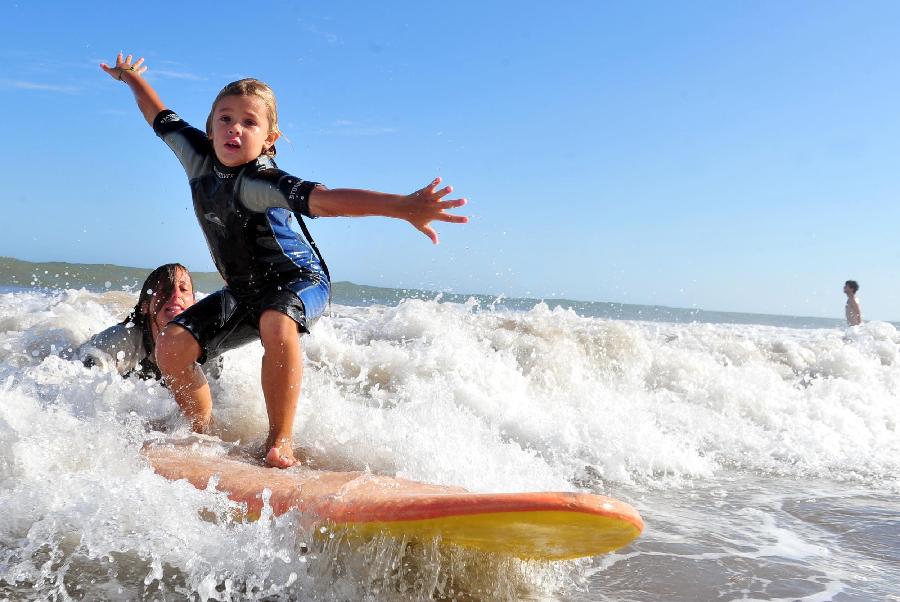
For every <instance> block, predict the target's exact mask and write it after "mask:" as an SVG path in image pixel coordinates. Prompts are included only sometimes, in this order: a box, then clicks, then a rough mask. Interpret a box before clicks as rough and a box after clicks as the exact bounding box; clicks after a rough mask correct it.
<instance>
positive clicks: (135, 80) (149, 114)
mask: <svg viewBox="0 0 900 602" xmlns="http://www.w3.org/2000/svg"><path fill="white" fill-rule="evenodd" d="M131 59H132V55H130V54H129V55H128V56H127V57H125V58H124V59H123V58H122V53H121V52H120V53H119V55H118V56H117V57H116V66H115V67H110V66H109V65H107V64H106V63H100V68H101V69H103V70H104V71H105V72H106V73H107V74H108V75H109V76H110V77H111V78H113V79H117V80H119V81H121V82H125V84H126V85H128V87H129V88H131V91H132V92H133V93H134V99H135V100H136V101H137V106H138V108H139V109H140V110H141V113H142V114H143V115H144V119H146V120H147V123H149V124H150V125H153V119H154V118H155V117H156V116H157V115H159V112H160V111H162V110H164V109H165V108H166V105H164V104H163V102H162V101H161V100H160V99H159V96H158V95H157V94H156V90H154V89H153V87H152V86H151V85H150V84H149V83H147V80H145V79H144V78H143V77H142V75H141V74H143V73H144V71H146V70H147V67H146V66H144V59H143V58H140V59H138V60H137V61H136V62H135V63H133V64H132V62H131Z"/></svg>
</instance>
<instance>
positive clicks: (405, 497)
mask: <svg viewBox="0 0 900 602" xmlns="http://www.w3.org/2000/svg"><path fill="white" fill-rule="evenodd" d="M226 446H227V444H223V443H222V442H221V441H217V440H214V439H211V438H204V437H191V438H190V439H187V440H184V441H181V442H163V443H153V444H148V445H147V446H145V448H144V452H143V453H144V455H145V456H146V457H147V458H148V460H149V461H150V464H151V466H152V467H153V469H154V470H155V471H156V472H157V473H158V474H160V475H162V476H164V477H165V478H167V479H171V480H181V479H185V480H187V481H189V482H190V483H191V484H192V485H194V486H195V487H197V488H200V489H205V488H206V487H207V486H208V484H209V483H210V479H212V478H213V477H215V478H216V489H218V490H219V491H223V492H225V493H226V494H227V495H228V497H229V498H230V499H232V500H234V501H236V502H239V503H241V504H244V505H246V513H245V516H244V518H246V519H248V520H255V519H257V518H259V516H260V514H261V512H262V509H263V491H264V490H266V489H267V490H268V491H269V492H270V496H269V505H270V506H271V508H272V513H273V514H274V515H276V516H278V515H280V514H283V513H285V512H288V511H290V510H294V509H297V510H299V511H300V512H302V513H303V515H304V516H306V517H310V518H311V519H312V520H314V521H318V522H321V523H323V524H326V523H327V524H329V525H330V526H331V527H332V528H338V529H345V530H347V531H351V532H354V533H356V534H358V535H361V536H364V537H368V536H376V535H379V534H387V535H391V536H398V537H399V536H409V537H417V538H422V539H423V540H432V539H435V538H439V540H440V541H441V542H443V543H449V544H454V545H458V546H463V547H466V548H471V549H475V550H481V551H485V552H493V553H499V554H505V555H510V556H515V557H518V558H522V559H534V560H565V559H571V558H579V557H582V556H594V555H597V554H604V553H606V552H610V551H612V550H615V549H617V548H621V547H622V546H624V545H626V544H628V543H629V542H630V541H632V540H633V539H634V538H636V537H637V536H638V535H640V533H641V531H642V530H643V528H644V522H643V520H642V519H641V517H640V515H639V514H638V513H637V511H636V510H635V509H634V508H632V507H631V506H629V505H628V504H626V503H624V502H620V501H618V500H614V499H612V498H608V497H604V496H601V495H594V494H588V493H571V492H533V493H470V492H468V491H466V490H464V489H460V488H458V487H445V486H441V485H429V484H426V483H417V482H415V481H408V480H405V479H398V478H392V477H384V476H378V475H373V474H370V473H365V472H332V471H323V470H314V469H311V468H306V467H302V466H301V467H293V468H290V469H287V470H279V469H275V468H268V467H265V466H261V465H258V464H255V463H253V462H252V461H250V460H248V459H246V458H241V457H239V456H235V455H232V454H229V453H228V450H227V448H226Z"/></svg>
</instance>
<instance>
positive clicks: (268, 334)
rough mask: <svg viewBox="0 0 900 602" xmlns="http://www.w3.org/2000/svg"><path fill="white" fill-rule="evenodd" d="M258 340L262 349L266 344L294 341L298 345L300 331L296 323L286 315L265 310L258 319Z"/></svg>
mask: <svg viewBox="0 0 900 602" xmlns="http://www.w3.org/2000/svg"><path fill="white" fill-rule="evenodd" d="M259 338H260V340H261V341H262V344H263V347H265V346H266V344H267V343H284V342H286V341H287V342H293V341H296V342H297V344H298V345H299V343H300V331H299V329H298V327H297V323H296V322H294V320H293V319H291V318H289V317H288V316H287V315H285V314H283V313H281V312H279V311H275V310H273V309H267V310H266V311H264V312H263V313H262V315H261V316H260V318H259Z"/></svg>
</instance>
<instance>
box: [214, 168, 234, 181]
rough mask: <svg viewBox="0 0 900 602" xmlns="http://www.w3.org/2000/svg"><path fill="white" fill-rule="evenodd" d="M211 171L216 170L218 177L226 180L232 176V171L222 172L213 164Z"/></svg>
mask: <svg viewBox="0 0 900 602" xmlns="http://www.w3.org/2000/svg"><path fill="white" fill-rule="evenodd" d="M213 171H214V172H216V175H217V176H219V177H220V178H222V179H223V180H228V179H230V178H233V177H234V174H233V173H224V172H221V171H219V169H218V168H217V167H216V166H215V165H213Z"/></svg>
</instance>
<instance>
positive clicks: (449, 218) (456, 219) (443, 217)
mask: <svg viewBox="0 0 900 602" xmlns="http://www.w3.org/2000/svg"><path fill="white" fill-rule="evenodd" d="M437 219H438V220H440V221H442V222H449V223H451V224H465V223H467V222H468V221H469V218H468V217H467V216H465V215H451V214H449V213H442V214H440V215H439V216H438V217H437Z"/></svg>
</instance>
